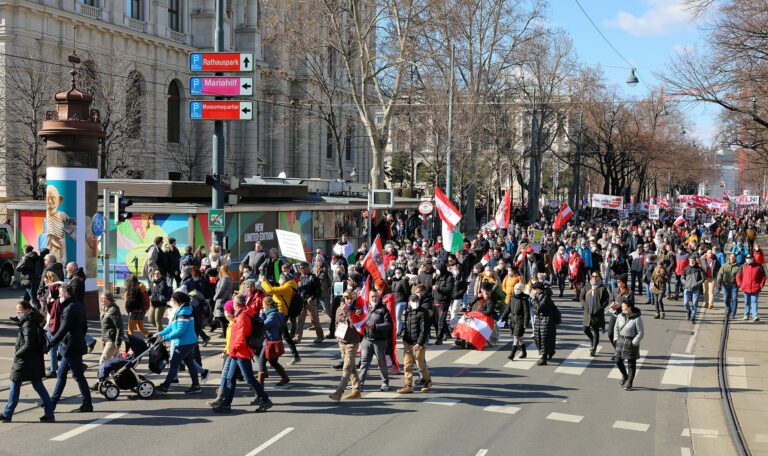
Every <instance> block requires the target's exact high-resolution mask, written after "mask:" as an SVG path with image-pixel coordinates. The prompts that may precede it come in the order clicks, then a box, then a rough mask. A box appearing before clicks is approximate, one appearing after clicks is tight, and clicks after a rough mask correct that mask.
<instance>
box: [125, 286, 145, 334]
mask: <svg viewBox="0 0 768 456" xmlns="http://www.w3.org/2000/svg"><path fill="white" fill-rule="evenodd" d="M123 297H124V298H125V311H126V313H128V335H129V336H132V335H133V333H134V331H136V330H138V331H139V332H140V333H142V334H144V337H149V331H147V330H146V329H145V328H144V315H145V314H146V313H147V310H148V309H149V296H147V288H146V287H145V286H144V284H143V283H140V282H139V278H138V277H137V276H135V275H133V274H128V275H127V276H125V294H124V295H123Z"/></svg>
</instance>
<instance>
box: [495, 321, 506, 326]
mask: <svg viewBox="0 0 768 456" xmlns="http://www.w3.org/2000/svg"><path fill="white" fill-rule="evenodd" d="M506 324H507V322H506V321H504V320H499V321H497V322H496V326H498V327H499V328H503V327H504V326H506Z"/></svg>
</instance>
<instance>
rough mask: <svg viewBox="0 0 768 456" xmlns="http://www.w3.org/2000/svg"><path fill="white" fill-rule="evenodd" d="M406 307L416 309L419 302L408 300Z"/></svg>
mask: <svg viewBox="0 0 768 456" xmlns="http://www.w3.org/2000/svg"><path fill="white" fill-rule="evenodd" d="M408 307H410V308H411V309H412V310H416V309H418V308H419V303H418V302H409V303H408Z"/></svg>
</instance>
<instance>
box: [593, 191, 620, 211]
mask: <svg viewBox="0 0 768 456" xmlns="http://www.w3.org/2000/svg"><path fill="white" fill-rule="evenodd" d="M592 207H593V208H595V209H613V210H615V211H620V210H622V209H624V197H623V196H613V195H601V194H599V193H593V194H592Z"/></svg>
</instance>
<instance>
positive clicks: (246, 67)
mask: <svg viewBox="0 0 768 456" xmlns="http://www.w3.org/2000/svg"><path fill="white" fill-rule="evenodd" d="M189 71H197V72H200V71H211V72H216V71H222V72H223V71H229V72H233V71H237V72H243V71H253V54H252V53H250V52H193V53H191V54H189Z"/></svg>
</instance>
